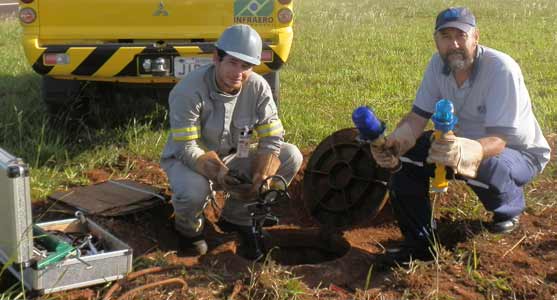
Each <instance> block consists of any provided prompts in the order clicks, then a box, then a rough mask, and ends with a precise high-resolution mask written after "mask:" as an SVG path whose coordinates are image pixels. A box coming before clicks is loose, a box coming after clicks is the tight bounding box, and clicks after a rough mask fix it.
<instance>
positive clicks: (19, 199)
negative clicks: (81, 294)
mask: <svg viewBox="0 0 557 300" xmlns="http://www.w3.org/2000/svg"><path fill="white" fill-rule="evenodd" d="M0 212H1V213H2V217H1V218H0V228H1V229H2V230H0V263H2V264H9V265H10V267H9V268H8V269H9V270H10V272H11V273H12V274H14V275H15V276H16V277H17V278H18V279H19V280H23V283H24V285H25V287H26V288H27V289H29V290H33V291H35V292H37V293H39V294H47V293H53V292H57V291H63V290H68V289H73V288H78V287H84V286H90V285H94V284H99V283H104V282H109V281H113V280H117V279H120V278H123V277H124V276H125V275H126V274H127V273H129V272H130V271H131V270H132V260H133V253H132V249H131V248H130V247H129V246H128V245H127V244H125V243H124V242H122V241H121V240H119V239H118V238H116V237H115V236H114V235H112V234H111V233H109V232H108V231H106V230H105V229H103V228H102V227H100V226H99V225H98V224H96V223H94V222H93V221H92V220H90V219H88V218H84V221H82V219H77V218H72V219H65V220H59V221H53V222H46V223H40V224H37V225H38V226H40V227H42V228H43V229H45V230H49V229H54V228H55V229H57V230H63V231H64V230H69V231H73V232H75V231H79V232H84V233H90V234H92V235H94V236H96V237H97V238H98V239H100V240H102V241H103V242H104V246H105V252H104V253H99V254H95V255H88V256H83V257H81V258H80V259H81V261H80V260H78V259H76V258H71V257H69V258H66V259H63V260H61V261H59V262H58V263H55V264H52V265H49V266H47V267H46V268H44V269H41V270H39V269H37V268H36V263H34V261H35V260H36V259H37V258H36V257H33V233H32V224H33V220H32V210H31V194H30V187H29V171H28V167H27V165H26V164H24V163H23V162H22V160H21V159H18V158H16V157H14V156H13V155H11V154H9V153H8V152H6V151H5V150H4V149H2V148H0Z"/></svg>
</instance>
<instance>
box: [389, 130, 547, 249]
mask: <svg viewBox="0 0 557 300" xmlns="http://www.w3.org/2000/svg"><path fill="white" fill-rule="evenodd" d="M430 136H431V132H426V133H424V134H423V135H422V136H421V137H420V138H419V139H418V141H417V142H416V146H414V148H412V149H411V150H410V151H409V152H408V153H406V154H405V155H404V156H405V157H407V158H409V159H410V160H412V161H418V162H423V164H424V166H423V167H419V166H416V165H414V164H410V163H404V164H403V168H402V169H401V170H400V171H399V172H397V173H395V174H393V176H392V177H391V190H390V194H391V205H392V207H393V211H394V213H395V216H396V218H397V220H398V223H399V227H400V230H401V232H402V234H403V235H404V236H405V239H406V243H408V244H410V245H415V246H424V245H427V244H428V243H429V242H428V240H430V239H431V232H432V228H434V226H435V224H434V223H433V224H432V218H431V204H430V199H429V184H430V183H429V178H430V177H432V176H433V171H434V167H435V166H434V165H433V164H427V163H426V162H425V160H426V158H427V155H428V150H429V146H430ZM535 166H536V164H535V162H534V161H532V159H531V158H530V156H529V155H527V154H524V153H522V152H519V151H516V150H513V149H510V148H505V149H504V150H503V152H502V153H501V154H499V155H497V156H494V157H490V158H487V159H484V160H483V161H482V163H481V164H480V167H479V169H478V176H477V178H475V179H474V182H468V181H467V183H468V185H469V186H470V187H471V188H472V190H473V191H474V192H475V193H476V195H478V198H479V199H480V201H481V202H482V204H483V205H484V207H485V208H486V209H487V210H489V211H492V212H493V213H494V218H495V219H498V220H505V219H508V218H512V217H514V216H517V215H519V214H520V213H522V211H523V210H524V208H525V201H524V192H523V190H522V186H523V185H524V184H526V183H528V182H530V181H531V180H532V179H533V178H534V176H536V175H537V173H539V169H538V168H537V167H535ZM453 177H455V176H454V175H453V172H452V170H450V169H447V178H453ZM455 178H456V179H465V178H462V177H460V176H458V175H457V176H456V177H455ZM478 183H479V184H478ZM480 185H481V186H482V187H480ZM449 189H450V187H449Z"/></svg>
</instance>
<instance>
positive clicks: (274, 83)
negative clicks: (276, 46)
mask: <svg viewBox="0 0 557 300" xmlns="http://www.w3.org/2000/svg"><path fill="white" fill-rule="evenodd" d="M263 78H265V80H267V82H268V83H269V85H270V86H271V91H272V92H273V99H274V100H275V104H276V105H277V108H278V107H279V102H280V76H279V72H278V71H272V72H270V73H267V74H265V75H263Z"/></svg>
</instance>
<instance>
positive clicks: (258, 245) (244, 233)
mask: <svg viewBox="0 0 557 300" xmlns="http://www.w3.org/2000/svg"><path fill="white" fill-rule="evenodd" d="M216 225H217V226H218V227H219V228H220V229H221V230H222V231H223V232H225V233H231V232H236V233H238V237H239V245H238V251H237V253H238V255H240V256H242V257H244V258H246V259H249V260H255V261H258V260H260V259H261V258H263V257H264V256H265V253H264V251H265V250H264V249H265V248H264V245H263V237H262V236H259V235H258V234H256V233H255V232H254V230H253V228H252V226H247V225H238V224H233V223H230V222H228V221H226V220H225V219H219V220H218V221H217V223H216ZM262 235H265V231H263V232H262Z"/></svg>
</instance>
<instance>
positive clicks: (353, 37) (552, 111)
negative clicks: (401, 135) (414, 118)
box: [0, 0, 557, 299]
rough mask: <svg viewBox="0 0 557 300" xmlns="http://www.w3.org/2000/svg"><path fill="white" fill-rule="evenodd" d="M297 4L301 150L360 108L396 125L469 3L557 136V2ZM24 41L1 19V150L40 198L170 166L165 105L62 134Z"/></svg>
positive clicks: (286, 110)
mask: <svg viewBox="0 0 557 300" xmlns="http://www.w3.org/2000/svg"><path fill="white" fill-rule="evenodd" d="M295 1H296V2H295V13H296V17H295V25H294V30H295V39H294V43H293V49H292V52H291V55H290V58H289V61H288V63H287V65H286V66H285V67H284V68H283V70H282V73H281V94H282V100H281V118H282V120H283V123H284V125H285V127H286V130H287V136H286V139H287V140H288V141H289V142H291V143H294V144H297V145H298V146H299V147H300V148H302V149H304V150H311V149H312V148H314V147H315V146H317V145H318V144H319V142H320V141H321V140H323V139H324V138H325V137H327V136H328V135H330V134H331V133H333V132H335V131H337V130H339V129H342V128H346V127H352V123H351V117H350V116H351V113H352V110H353V109H354V108H356V107H357V106H360V105H363V104H366V105H369V106H371V107H373V108H374V110H375V111H376V113H377V115H378V116H379V117H380V118H382V119H383V120H385V121H386V123H387V125H388V127H389V128H392V127H393V126H395V125H396V123H397V121H398V120H399V119H400V117H401V116H402V115H403V114H404V113H406V112H407V111H408V110H409V109H410V107H411V103H412V99H413V97H414V95H415V92H416V89H417V88H418V86H419V84H420V81H421V76H422V74H423V72H424V70H425V67H426V65H427V63H428V61H429V58H430V57H431V55H432V54H433V53H434V52H435V47H434V43H433V39H432V33H433V24H434V20H435V16H436V14H437V13H438V12H439V11H440V10H442V9H444V8H446V7H447V6H451V5H457V6H460V5H466V6H469V7H470V8H471V9H472V10H473V11H474V13H475V14H476V17H477V21H478V25H479V29H480V32H481V36H480V43H481V44H483V45H486V46H489V47H492V48H495V49H498V50H501V51H503V52H506V53H507V54H509V55H511V56H512V57H513V58H515V60H517V61H518V63H519V64H520V65H521V67H522V71H523V73H524V77H525V81H526V84H527V85H528V88H529V92H530V95H531V97H532V101H533V106H534V111H535V114H536V116H537V118H538V121H539V123H540V125H541V126H542V128H543V131H544V133H545V134H546V135H548V134H551V133H556V132H557V105H555V104H556V103H557V68H556V67H555V65H556V61H555V57H557V32H556V30H555V29H556V28H557V1H555V0H537V1H520V0H493V1H480V0H474V1H471V0H468V1H460V2H457V1H452V0H448V1H442V0H389V1H387V0H358V1H354V0H336V1H323V0H295ZM21 34H22V30H21V28H20V26H19V23H18V21H17V20H16V18H15V17H14V16H11V17H5V18H3V19H2V17H0V112H1V113H0V147H2V148H4V149H6V150H8V151H9V152H11V153H12V154H14V155H16V156H19V157H22V158H23V159H24V160H25V161H26V162H27V163H29V164H30V166H31V174H32V181H31V187H32V198H33V200H40V199H45V198H46V196H47V195H49V194H50V193H52V192H53V191H55V190H58V189H64V188H67V187H69V186H74V185H85V184H88V183H89V181H88V179H87V178H86V177H85V174H84V171H86V170H90V169H93V168H102V169H107V170H113V172H114V176H118V177H123V176H125V168H124V171H122V168H121V166H119V167H116V165H117V164H118V163H119V162H118V157H119V156H120V155H124V156H141V157H143V158H145V159H148V160H152V161H158V158H159V154H160V152H161V151H162V148H163V146H164V143H165V141H166V136H167V134H168V124H167V120H166V111H165V109H164V107H162V106H156V107H155V109H153V110H152V111H150V112H148V113H145V114H143V115H139V116H138V117H136V118H130V119H125V120H124V121H123V123H119V124H117V125H114V126H101V127H100V128H91V127H86V126H82V127H80V130H79V131H78V132H71V133H70V132H69V131H65V130H60V128H58V129H54V128H52V127H50V126H49V123H48V117H47V113H46V110H45V108H44V107H43V105H42V103H41V101H40V76H38V75H37V74H35V73H34V72H33V71H32V69H31V68H30V66H29V65H28V63H27V61H26V59H25V57H24V53H23V50H22V48H21V46H20V45H19V43H18V40H19V39H20V37H21ZM105 108H106V107H105ZM116 118H117V117H116ZM107 123H108V125H110V124H112V123H111V122H107ZM556 174H557V172H556V170H555V166H554V165H553V166H550V167H549V168H548V170H546V172H545V174H544V176H546V177H550V178H551V179H552V180H553V179H554V177H555V176H557V175H556ZM545 200H546V201H554V200H555V198H554V197H553V196H548V197H547V199H545ZM4 296H9V295H4ZM4 296H2V294H0V298H2V299H4Z"/></svg>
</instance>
